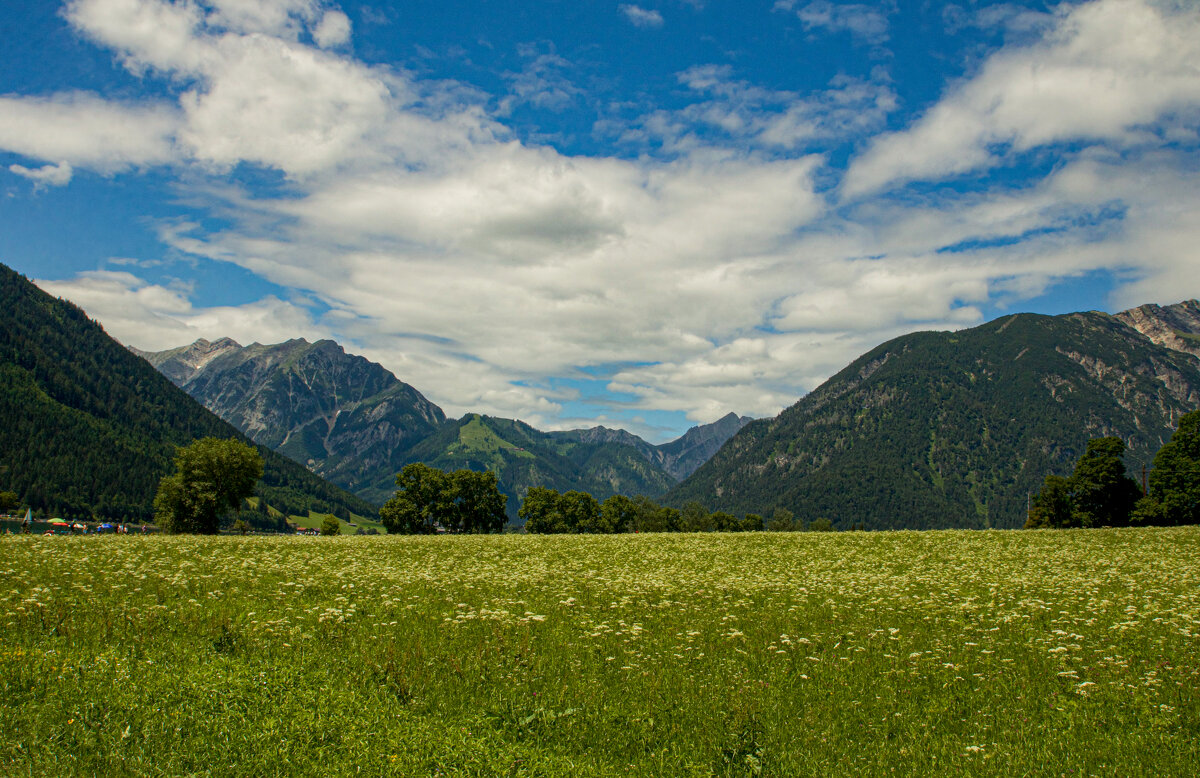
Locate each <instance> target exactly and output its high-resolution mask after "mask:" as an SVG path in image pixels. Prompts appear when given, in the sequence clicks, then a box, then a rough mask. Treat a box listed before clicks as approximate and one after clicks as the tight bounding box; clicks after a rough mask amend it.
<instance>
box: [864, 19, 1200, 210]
mask: <svg viewBox="0 0 1200 778" xmlns="http://www.w3.org/2000/svg"><path fill="white" fill-rule="evenodd" d="M1062 8H1063V9H1064V10H1062V11H1061V17H1060V19H1059V23H1058V25H1057V26H1056V27H1055V28H1054V29H1053V30H1051V31H1050V32H1049V33H1048V34H1047V35H1046V36H1045V37H1044V38H1043V39H1042V40H1040V41H1039V42H1037V43H1035V44H1032V45H1027V46H1019V47H1011V48H1006V49H1002V50H1001V51H999V52H998V53H996V54H994V55H993V56H992V57H991V58H989V59H988V60H987V62H985V63H984V65H983V67H982V68H981V70H980V72H979V74H978V75H976V76H974V77H973V78H971V79H969V80H967V81H964V82H962V83H960V84H958V85H957V86H955V87H954V88H953V89H951V90H950V92H949V93H948V94H947V95H946V97H944V98H943V99H942V100H941V101H940V102H939V103H938V104H937V105H935V106H934V107H933V108H931V109H930V110H929V111H928V112H927V113H926V114H925V115H924V116H923V117H922V118H921V119H919V120H918V121H917V122H916V123H915V124H914V125H913V126H912V127H911V128H910V129H908V130H905V131H902V132H898V133H893V134H890V135H884V136H882V137H880V138H878V139H877V140H875V141H874V142H873V143H872V144H871V145H870V146H869V147H868V149H867V151H866V152H864V153H863V154H862V155H861V156H860V157H859V158H858V159H857V160H855V162H854V164H853V166H852V167H851V168H850V170H849V172H848V173H847V175H846V178H845V182H844V185H843V191H844V193H845V194H846V195H847V196H850V197H854V196H859V195H863V194H867V193H871V192H874V191H877V190H879V189H884V188H887V187H889V186H893V185H896V184H901V183H904V182H907V181H913V180H937V179H941V178H945V177H947V176H953V175H957V174H962V173H966V172H969V171H973V170H978V169H980V168H984V167H989V166H992V165H995V164H999V163H1001V162H1002V160H1003V157H1004V156H1005V155H1007V154H1009V153H1020V152H1024V151H1028V150H1030V149H1033V148H1037V147H1039V146H1044V145H1047V144H1053V143H1058V142H1062V141H1070V140H1093V141H1110V142H1115V143H1118V144H1123V145H1137V144H1139V143H1142V142H1144V141H1146V140H1151V141H1156V139H1155V138H1154V137H1153V135H1152V133H1148V132H1147V130H1146V126H1147V125H1148V124H1150V123H1151V122H1154V121H1156V120H1159V119H1162V118H1170V116H1171V115H1172V114H1174V113H1176V112H1183V113H1184V115H1189V116H1191V117H1193V118H1194V117H1195V116H1196V115H1197V113H1198V112H1200V78H1197V75H1196V63H1197V62H1200V9H1197V7H1196V6H1194V5H1190V6H1184V5H1179V6H1174V7H1172V6H1169V5H1161V4H1152V3H1149V2H1144V1H1143V0H1097V1H1096V2H1092V3H1086V4H1082V5H1078V6H1063V7H1062Z"/></svg>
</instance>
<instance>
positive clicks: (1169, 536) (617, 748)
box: [0, 528, 1200, 778]
mask: <svg viewBox="0 0 1200 778" xmlns="http://www.w3.org/2000/svg"><path fill="white" fill-rule="evenodd" d="M0 625H2V630H0V721H3V722H4V725H5V736H4V737H3V738H0V774H4V775H29V774H32V775H84V774H86V775H93V774H94V775H122V774H134V775H145V774H150V775H209V774H212V775H306V774H307V775H345V774H351V773H354V772H356V771H361V772H362V773H364V774H367V775H380V774H395V775H429V776H442V775H446V776H448V775H569V776H571V777H572V778H579V777H582V776H593V775H642V776H657V775H696V776H705V775H730V776H735V775H737V776H741V775H747V776H748V775H776V776H792V775H860V774H861V775H892V774H895V775H924V774H969V775H1005V776H1008V775H1073V776H1079V775H1178V776H1189V775H1195V774H1197V772H1200V737H1198V735H1200V703H1198V698H1197V686H1198V685H1200V529H1197V528H1182V529H1167V530H1097V531H1088V530H1083V531H1059V532H1050V531H1039V532H1028V531H1026V532H927V533H800V534H761V533H756V534H745V535H691V536H686V535H634V536H616V537H524V536H495V537H419V538H405V537H368V538H355V537H343V538H294V537H248V538H240V537H219V538H178V537H149V538H143V537H136V536H129V537H91V538H90V537H75V538H72V537H32V538H30V537H0Z"/></svg>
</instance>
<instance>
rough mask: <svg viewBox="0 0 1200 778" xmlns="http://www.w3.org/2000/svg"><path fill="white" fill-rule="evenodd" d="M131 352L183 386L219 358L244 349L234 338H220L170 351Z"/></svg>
mask: <svg viewBox="0 0 1200 778" xmlns="http://www.w3.org/2000/svg"><path fill="white" fill-rule="evenodd" d="M129 350H130V351H132V352H133V353H135V354H137V355H138V356H139V357H141V358H143V359H145V360H146V361H148V362H149V363H150V364H152V365H154V367H156V368H158V370H159V372H161V373H162V374H163V375H165V376H166V377H167V378H169V379H171V381H172V382H173V383H174V384H175V385H177V386H182V385H183V384H186V383H187V382H188V381H190V380H192V378H194V377H195V376H196V375H197V374H198V373H200V372H201V371H203V370H204V368H206V367H208V365H209V363H211V362H212V361H213V360H214V359H216V358H217V357H220V356H222V355H224V354H228V353H230V352H235V351H241V350H242V347H241V345H240V344H239V343H238V342H237V341H235V340H233V339H232V338H218V339H217V340H215V341H212V342H209V341H208V340H205V339H204V338H200V339H199V340H197V341H195V342H194V343H192V344H190V345H187V346H181V347H179V348H174V349H170V350H168V351H141V350H139V349H136V348H130V349H129Z"/></svg>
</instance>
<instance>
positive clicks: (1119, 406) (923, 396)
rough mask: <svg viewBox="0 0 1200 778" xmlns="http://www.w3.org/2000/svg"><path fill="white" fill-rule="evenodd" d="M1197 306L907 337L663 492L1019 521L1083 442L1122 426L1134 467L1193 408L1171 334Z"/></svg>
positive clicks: (939, 521) (751, 429)
mask: <svg viewBox="0 0 1200 778" xmlns="http://www.w3.org/2000/svg"><path fill="white" fill-rule="evenodd" d="M1196 311H1197V304H1196V303H1195V301H1192V302H1189V303H1183V304H1181V305H1179V306H1171V307H1170V308H1166V309H1160V308H1157V307H1156V306H1143V308H1140V309H1134V310H1133V311H1127V312H1125V313H1123V314H1119V315H1117V316H1109V315H1107V314H1103V313H1095V312H1093V313H1076V314H1069V315H1064V316H1054V317H1050V316H1040V315H1035V314H1017V315H1013V316H1006V317H1004V318H1001V319H997V320H995V321H992V322H989V323H987V324H984V325H982V326H979V327H975V328H973V329H968V330H962V331H958V332H919V333H913V334H910V335H905V336H903V337H900V338H897V339H895V340H892V341H890V342H888V343H884V344H883V345H881V346H879V347H877V348H875V349H873V350H872V351H870V352H868V353H867V354H865V355H863V356H862V357H860V358H859V359H857V360H856V361H854V362H853V363H852V364H850V365H849V366H848V367H846V368H845V369H844V370H842V371H841V372H839V373H838V374H837V375H835V376H833V377H832V378H830V379H829V380H828V381H827V382H825V383H824V384H823V385H822V386H820V387H819V388H818V389H816V390H815V391H813V392H812V393H811V394H809V395H807V396H806V397H804V398H802V399H801V400H800V401H798V402H797V403H795V404H794V405H792V406H791V407H790V408H788V409H786V410H785V411H783V412H782V413H781V414H780V415H779V416H777V417H776V418H774V419H764V420H759V421H756V422H752V423H751V424H749V425H747V426H746V427H745V428H744V429H742V430H741V432H739V433H738V434H737V435H735V436H734V437H733V438H732V439H731V440H730V441H729V442H728V443H726V444H725V446H724V447H723V448H722V449H721V450H720V451H718V452H717V454H716V455H715V456H713V457H712V459H710V460H709V461H708V462H707V463H705V464H704V465H703V466H701V467H700V468H699V469H698V470H697V471H696V472H695V473H693V474H692V475H691V476H690V477H689V478H688V479H687V480H685V481H684V482H682V483H681V484H679V485H678V486H676V487H675V488H673V489H672V490H671V491H670V492H669V493H668V495H667V500H668V502H670V503H672V504H676V505H678V504H682V503H684V502H687V501H689V500H698V501H699V502H701V503H702V504H704V505H705V506H707V507H708V508H709V509H720V510H727V511H732V512H735V513H743V512H750V511H752V512H757V513H769V512H771V511H772V510H773V509H774V508H776V507H783V508H787V509H789V510H791V511H793V512H794V513H796V514H797V515H798V516H799V517H802V518H804V519H808V520H812V519H815V518H818V517H825V518H829V519H830V520H832V521H833V523H834V524H835V526H837V527H840V528H848V527H850V526H852V525H861V526H864V527H865V528H867V529H900V528H907V529H922V528H934V527H1019V526H1021V525H1022V524H1023V522H1024V519H1025V507H1026V499H1027V495H1028V494H1029V493H1030V492H1034V491H1037V490H1038V488H1039V487H1040V485H1041V482H1042V479H1043V478H1044V477H1045V476H1046V475H1047V474H1048V473H1058V474H1064V473H1069V472H1070V470H1071V468H1072V467H1073V465H1074V462H1075V460H1076V459H1077V458H1078V457H1079V455H1080V454H1081V453H1082V452H1083V449H1084V446H1085V445H1086V442H1087V440H1088V439H1089V438H1094V437H1100V436H1107V435H1116V436H1119V437H1121V438H1123V439H1124V440H1125V441H1126V443H1127V444H1128V446H1129V451H1128V453H1127V455H1126V458H1125V461H1126V463H1127V464H1128V466H1129V468H1130V470H1131V471H1133V472H1134V473H1137V474H1140V471H1141V468H1142V465H1143V464H1146V463H1148V462H1149V461H1150V459H1151V458H1152V457H1153V454H1154V452H1155V451H1157V450H1158V448H1159V447H1160V446H1162V444H1163V443H1165V442H1166V441H1167V440H1168V439H1169V438H1170V435H1171V433H1172V431H1173V430H1174V426H1175V422H1176V420H1177V419H1178V418H1179V416H1180V415H1182V414H1183V413H1185V412H1188V411H1192V410H1195V409H1196V408H1197V407H1200V360H1198V359H1197V357H1196V356H1193V355H1192V353H1188V352H1187V351H1186V350H1179V349H1177V348H1175V347H1174V346H1173V345H1172V344H1178V343H1179V341H1182V342H1183V344H1182V345H1194V344H1195V343H1196V340H1195V336H1196V335H1197V334H1198V332H1197V328H1196V327H1195V324H1194V323H1195V322H1196V319H1195V318H1194V314H1195V312H1196ZM1137 322H1141V324H1138V325H1137V326H1136V327H1135V324H1136V323H1137ZM1143 329H1144V330H1147V331H1152V332H1157V333H1159V335H1158V336H1147V335H1145V334H1143V332H1142V331H1140V330H1143ZM1168 331H1169V337H1168V336H1167V334H1164V333H1167V332H1168ZM1156 340H1157V341H1158V342H1156Z"/></svg>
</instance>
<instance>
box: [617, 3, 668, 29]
mask: <svg viewBox="0 0 1200 778" xmlns="http://www.w3.org/2000/svg"><path fill="white" fill-rule="evenodd" d="M621 13H622V14H624V15H625V18H626V19H627V20H629V23H630V24H632V25H633V26H634V27H642V28H647V27H662V26H663V17H662V14H661V13H659V12H658V11H655V10H652V9H651V10H647V9H645V8H641V7H639V6H636V5H622V6H621Z"/></svg>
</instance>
